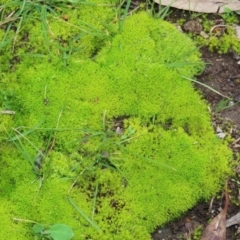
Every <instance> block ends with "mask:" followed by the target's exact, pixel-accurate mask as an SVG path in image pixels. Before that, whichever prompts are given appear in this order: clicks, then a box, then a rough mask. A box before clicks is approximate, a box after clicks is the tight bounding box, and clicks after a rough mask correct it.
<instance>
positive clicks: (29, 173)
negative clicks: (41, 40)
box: [0, 13, 231, 240]
mask: <svg viewBox="0 0 240 240" xmlns="http://www.w3.org/2000/svg"><path fill="white" fill-rule="evenodd" d="M99 14H100V13H99ZM100 15H101V14H100ZM108 16H111V15H108ZM109 19H110V17H109ZM75 20H76V19H75ZM109 21H110V20H109ZM56 23H57V22H56ZM56 23H54V24H56ZM93 24H94V23H93ZM58 27H59V29H58V28H57V26H56V27H53V31H55V32H56V31H59V34H60V33H61V31H62V30H61V27H62V26H61V25H60V26H58ZM65 31H66V36H67V35H68V33H69V34H70V32H71V31H72V29H71V30H70V32H68V31H67V30H66V29H65ZM113 32H114V31H113ZM71 34H72V33H71ZM114 34H115V36H114V37H112V39H108V40H109V42H108V43H107V42H105V43H104V44H102V45H101V44H100V47H101V50H100V51H97V53H95V56H94V58H92V59H89V58H88V57H89V55H88V54H87V55H84V56H83V55H79V56H75V57H74V58H71V59H70V60H69V61H68V64H67V65H68V66H65V65H64V64H63V61H61V60H62V59H59V56H57V57H53V56H52V57H51V58H49V57H44V58H34V57H33V56H24V57H23V58H22V59H21V62H20V63H19V64H18V65H16V66H15V71H12V72H11V73H9V72H6V73H5V78H6V80H5V81H4V82H1V86H2V89H3V90H4V91H5V92H6V91H9V90H11V92H12V96H11V98H9V100H8V104H9V105H10V106H11V110H14V111H16V114H15V115H14V116H6V115H1V116H0V120H1V124H0V132H1V134H2V135H3V137H1V140H2V146H1V152H0V154H1V155H0V159H1V166H2V167H1V169H0V173H1V178H0V185H1V186H2V189H1V190H2V191H0V197H1V199H3V205H4V206H6V207H7V206H8V208H7V209H8V210H6V208H5V207H4V208H3V206H1V208H0V213H1V216H2V222H3V223H4V224H3V228H2V230H1V233H0V236H1V239H16V236H17V239H19V240H22V239H24V240H26V239H32V238H33V235H32V234H31V224H27V223H22V222H20V223H19V222H18V223H16V222H14V221H12V220H11V219H12V218H14V217H17V218H24V219H30V220H34V221H36V222H38V223H41V224H49V225H53V224H56V223H62V224H67V225H69V226H70V227H71V228H72V229H73V231H74V234H75V236H74V239H77V240H78V239H79V240H80V239H106V240H109V239H116V240H118V239H119V240H122V239H126V240H128V239H129V240H133V239H144V240H145V239H150V233H151V232H152V231H153V230H154V229H155V227H156V226H158V225H161V224H164V223H166V222H167V221H170V220H172V219H173V218H175V217H177V216H179V215H180V214H181V213H182V212H184V211H186V210H187V209H189V208H190V207H192V206H193V205H194V204H196V203H197V202H198V201H199V200H202V199H206V198H209V197H211V196H212V195H213V194H214V193H215V192H216V191H218V190H219V187H220V185H221V183H222V181H223V179H224V177H225V176H226V174H228V173H229V166H228V165H229V160H230V159H231V153H230V151H229V150H228V148H227V146H226V145H225V144H224V143H223V142H222V141H221V140H219V139H218V138H217V137H216V136H215V134H214V132H213V129H212V126H211V121H210V116H209V113H208V111H207V106H206V103H205V102H204V101H203V100H202V99H201V96H200V95H199V94H198V93H197V92H196V91H195V90H194V89H193V88H192V85H191V83H190V82H188V81H187V80H184V79H183V78H182V76H187V77H193V76H194V74H197V73H199V72H200V71H201V70H202V69H203V64H202V62H201V61H200V56H199V54H198V52H197V48H196V47H195V46H194V45H193V43H192V42H191V40H190V39H189V38H187V37H186V36H184V35H183V34H181V33H179V32H178V31H177V30H176V29H175V28H174V27H173V26H172V25H170V24H168V23H166V22H163V21H159V20H154V19H152V18H151V17H150V16H148V15H146V14H145V13H140V14H136V15H134V16H131V17H129V18H128V19H127V20H126V22H125V25H124V28H123V31H122V33H118V34H116V32H114ZM66 39H67V37H66ZM97 39H98V41H100V42H101V38H97ZM36 44H38V43H36ZM88 44H89V43H88ZM81 46H82V48H83V49H84V46H85V45H84V42H82V45H81ZM103 46H104V47H103ZM38 50H39V51H40V50H42V49H38V47H36V51H38ZM95 50H96V48H95ZM22 51H25V49H23V50H22ZM4 99H5V98H4V97H2V98H0V100H1V104H2V105H3V103H4ZM6 132H7V133H6ZM54 139H55V143H54V144H52V142H53V140H54ZM51 146H53V148H52V150H51V151H48V150H49V149H50V148H51ZM39 150H41V151H42V152H43V154H44V155H45V157H43V160H42V161H43V163H42V164H41V165H42V168H41V169H40V171H39V172H38V174H43V175H44V179H43V181H42V183H41V187H39V178H40V177H39V176H38V175H36V174H35V173H34V171H33V170H32V165H34V161H35V160H36V158H37V157H39V156H38V154H39ZM40 162H41V161H40ZM73 183H74V184H73ZM73 203H74V204H75V205H74V204H73ZM74 206H75V207H74ZM76 206H77V207H76ZM86 216H87V217H86ZM9 219H10V220H9ZM9 229H12V230H11V231H10V230H9ZM9 231H10V232H9Z"/></svg>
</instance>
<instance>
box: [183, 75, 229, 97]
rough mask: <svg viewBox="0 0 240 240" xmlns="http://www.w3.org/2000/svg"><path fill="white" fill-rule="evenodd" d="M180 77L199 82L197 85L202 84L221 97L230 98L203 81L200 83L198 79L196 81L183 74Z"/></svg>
mask: <svg viewBox="0 0 240 240" xmlns="http://www.w3.org/2000/svg"><path fill="white" fill-rule="evenodd" d="M181 77H182V78H183V79H186V80H188V81H191V82H194V83H197V84H199V85H202V86H204V87H205V88H208V89H209V90H211V91H212V92H214V93H216V94H218V95H220V96H222V97H224V98H227V99H231V98H230V97H228V96H225V95H224V94H222V93H220V92H218V91H217V90H215V89H214V88H212V87H210V86H208V85H206V84H204V83H201V82H199V81H197V80H194V79H192V78H188V77H185V76H181Z"/></svg>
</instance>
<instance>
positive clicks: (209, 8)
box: [154, 0, 240, 13]
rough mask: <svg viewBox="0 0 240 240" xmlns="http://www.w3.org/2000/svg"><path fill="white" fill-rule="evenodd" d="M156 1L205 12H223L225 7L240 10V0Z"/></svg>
mask: <svg viewBox="0 0 240 240" xmlns="http://www.w3.org/2000/svg"><path fill="white" fill-rule="evenodd" d="M154 2H156V3H159V4H161V5H163V6H171V7H175V8H179V9H185V10H189V11H194V12H204V13H223V12H224V8H228V9H230V10H231V11H239V10H240V1H238V0H220V1H216V0H154Z"/></svg>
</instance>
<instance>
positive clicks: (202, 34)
mask: <svg viewBox="0 0 240 240" xmlns="http://www.w3.org/2000/svg"><path fill="white" fill-rule="evenodd" d="M200 35H201V36H202V37H203V38H205V39H207V38H209V35H208V34H207V33H205V32H204V31H201V32H200Z"/></svg>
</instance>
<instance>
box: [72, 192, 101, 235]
mask: <svg viewBox="0 0 240 240" xmlns="http://www.w3.org/2000/svg"><path fill="white" fill-rule="evenodd" d="M68 200H69V202H70V203H71V204H72V205H73V207H74V208H75V209H76V210H77V211H78V212H79V213H80V215H81V216H82V217H83V218H84V219H85V220H86V221H88V222H89V223H90V224H91V225H92V226H93V227H94V228H95V229H97V230H99V231H101V229H100V228H99V227H98V225H97V224H96V223H94V222H93V221H92V220H91V219H90V218H89V217H88V216H87V215H86V214H85V213H84V212H83V211H82V210H81V209H80V208H79V207H78V206H77V205H76V203H75V202H74V201H73V200H72V198H71V197H68Z"/></svg>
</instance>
